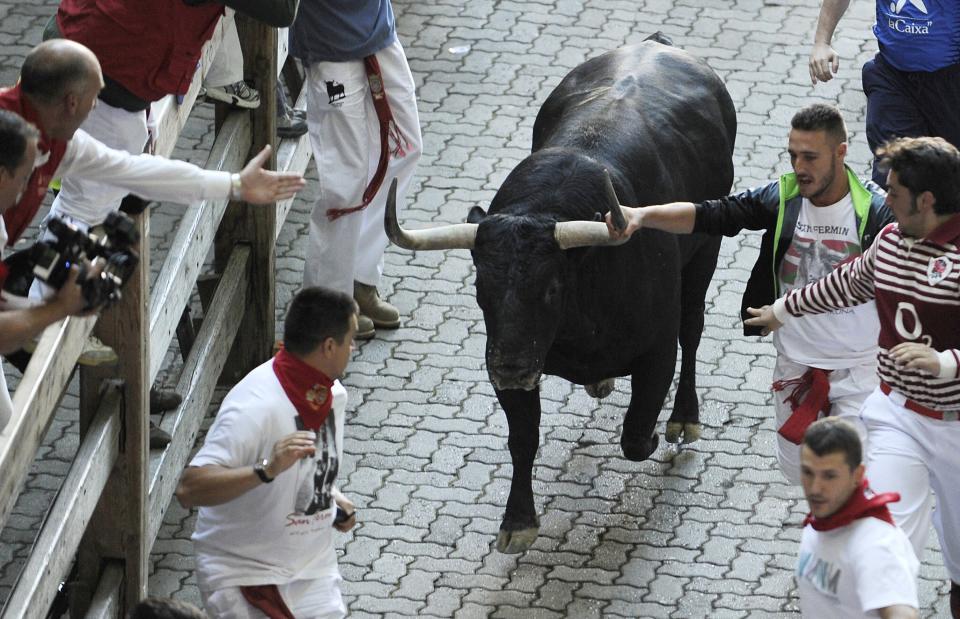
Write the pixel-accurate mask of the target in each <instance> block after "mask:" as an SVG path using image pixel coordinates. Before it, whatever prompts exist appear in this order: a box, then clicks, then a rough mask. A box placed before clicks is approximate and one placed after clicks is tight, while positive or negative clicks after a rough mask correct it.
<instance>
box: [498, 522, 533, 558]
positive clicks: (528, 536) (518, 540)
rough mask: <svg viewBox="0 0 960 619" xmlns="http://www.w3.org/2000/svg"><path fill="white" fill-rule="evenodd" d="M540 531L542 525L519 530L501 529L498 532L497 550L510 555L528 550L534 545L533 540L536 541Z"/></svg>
mask: <svg viewBox="0 0 960 619" xmlns="http://www.w3.org/2000/svg"><path fill="white" fill-rule="evenodd" d="M539 533H540V527H532V528H529V529H520V530H518V531H505V530H503V529H500V533H499V534H497V550H499V551H500V552H502V553H504V554H508V555H515V554H518V553H521V552H526V551H527V550H528V549H529V548H530V546H533V542H535V541H536V539H537V535H538V534H539Z"/></svg>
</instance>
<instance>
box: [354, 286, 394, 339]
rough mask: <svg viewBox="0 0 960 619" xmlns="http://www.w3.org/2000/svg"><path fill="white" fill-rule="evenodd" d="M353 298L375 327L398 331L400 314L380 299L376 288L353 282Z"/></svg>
mask: <svg viewBox="0 0 960 619" xmlns="http://www.w3.org/2000/svg"><path fill="white" fill-rule="evenodd" d="M353 298H354V299H355V300H356V302H357V305H359V306H360V313H361V314H362V315H363V316H366V317H367V318H369V319H370V320H371V321H372V322H373V325H374V326H375V327H377V328H379V329H396V328H397V327H399V326H400V312H398V311H397V308H395V307H394V306H392V305H390V304H389V303H387V302H386V301H383V300H382V299H381V298H380V293H378V292H377V287H376V286H368V285H366V284H361V283H360V282H353ZM358 337H359V336H358ZM371 337H372V336H371Z"/></svg>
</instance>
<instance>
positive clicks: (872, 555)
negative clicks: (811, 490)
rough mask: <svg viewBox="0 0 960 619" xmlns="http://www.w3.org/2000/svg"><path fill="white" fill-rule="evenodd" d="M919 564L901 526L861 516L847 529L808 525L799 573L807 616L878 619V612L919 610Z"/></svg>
mask: <svg viewBox="0 0 960 619" xmlns="http://www.w3.org/2000/svg"><path fill="white" fill-rule="evenodd" d="M919 570H920V562H919V561H917V557H916V556H915V555H914V553H913V547H912V546H911V545H910V540H909V539H908V538H907V536H906V534H905V533H904V532H903V530H902V529H900V527H897V526H894V525H891V524H890V523H887V522H884V521H882V520H880V519H878V518H859V519H857V520H855V521H853V522H852V523H850V524H849V525H847V526H845V527H840V528H838V529H833V530H832V531H822V532H821V531H817V530H815V529H814V528H813V527H812V526H809V525H807V526H806V527H804V529H803V536H802V537H801V539H800V555H799V557H798V560H797V569H796V572H795V575H796V578H797V586H798V589H799V592H800V610H801V611H802V613H803V616H804V617H810V618H816V619H819V618H821V617H831V619H860V618H862V617H879V616H880V613H879V612H878V611H877V609H879V608H886V607H887V606H893V605H895V604H903V605H906V606H912V607H913V608H919V604H918V602H917V574H918V573H919Z"/></svg>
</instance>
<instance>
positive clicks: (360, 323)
mask: <svg viewBox="0 0 960 619" xmlns="http://www.w3.org/2000/svg"><path fill="white" fill-rule="evenodd" d="M376 334H377V330H376V328H375V327H374V324H373V321H372V320H370V319H369V318H367V317H366V316H364V315H363V314H360V315H359V316H357V332H356V333H355V334H354V335H353V339H355V340H369V339H373V336H374V335H376Z"/></svg>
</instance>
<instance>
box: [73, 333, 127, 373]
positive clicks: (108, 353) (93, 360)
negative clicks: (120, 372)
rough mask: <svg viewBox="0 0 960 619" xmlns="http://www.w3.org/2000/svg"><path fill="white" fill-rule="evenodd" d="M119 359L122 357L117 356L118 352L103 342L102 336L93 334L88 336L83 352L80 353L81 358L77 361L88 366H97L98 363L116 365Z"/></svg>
mask: <svg viewBox="0 0 960 619" xmlns="http://www.w3.org/2000/svg"><path fill="white" fill-rule="evenodd" d="M118 361H120V358H119V357H117V353H116V352H114V350H113V349H112V348H110V347H109V346H107V345H106V344H104V343H103V342H101V341H100V338H97V337H94V336H92V335H91V336H90V337H89V338H87V343H86V344H85V345H84V347H83V352H82V353H80V358H79V359H77V363H79V364H80V365H85V366H87V367H96V366H98V365H114V364H116V363H117V362H118Z"/></svg>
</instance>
